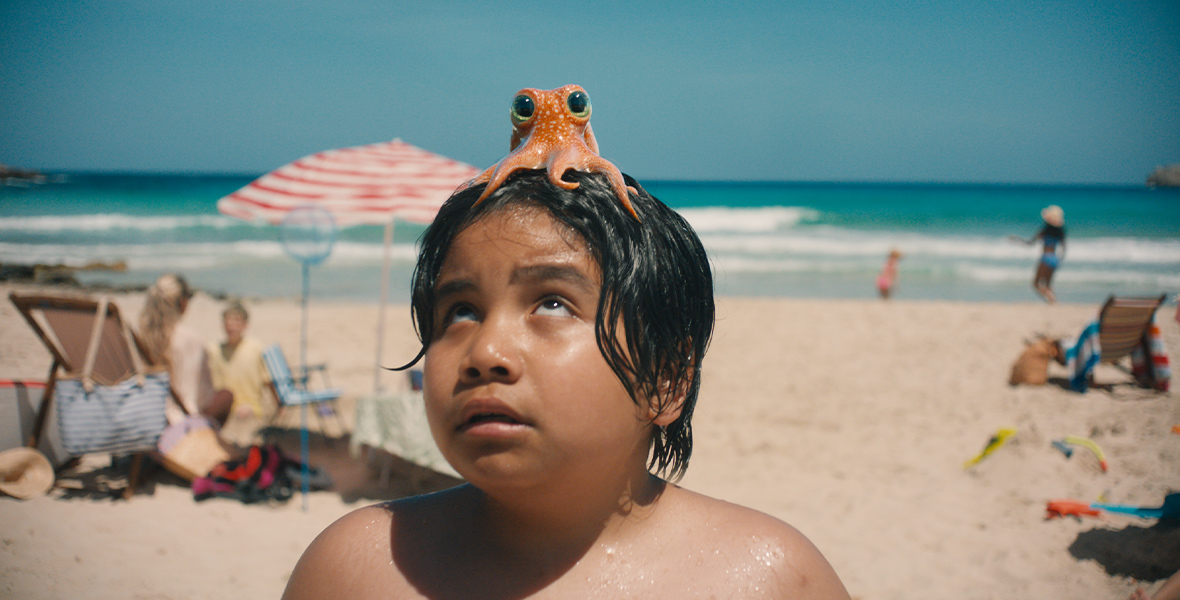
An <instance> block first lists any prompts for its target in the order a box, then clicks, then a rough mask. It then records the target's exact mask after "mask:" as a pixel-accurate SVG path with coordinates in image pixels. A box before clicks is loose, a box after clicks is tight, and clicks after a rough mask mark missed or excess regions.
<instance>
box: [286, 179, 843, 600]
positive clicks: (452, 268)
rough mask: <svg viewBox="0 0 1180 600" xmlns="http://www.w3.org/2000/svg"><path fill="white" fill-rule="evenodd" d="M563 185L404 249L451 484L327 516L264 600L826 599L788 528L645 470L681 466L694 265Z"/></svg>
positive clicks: (673, 244)
mask: <svg viewBox="0 0 1180 600" xmlns="http://www.w3.org/2000/svg"><path fill="white" fill-rule="evenodd" d="M565 179H566V180H567V181H571V180H572V181H575V182H577V183H578V184H579V186H578V187H577V188H576V189H573V190H566V189H562V188H561V187H558V186H555V185H553V184H552V183H550V182H549V181H548V180H547V179H546V176H545V174H544V173H542V172H539V171H526V172H524V173H523V174H518V175H517V176H515V177H513V178H511V179H509V180H508V181H507V182H505V183H503V185H502V186H501V187H499V188H498V189H497V190H496V191H495V192H494V193H492V194H491V195H490V196H488V198H487V199H486V200H484V201H482V202H478V203H477V199H478V198H479V196H480V194H481V193H482V192H483V190H484V186H483V185H477V186H475V187H472V188H469V189H466V190H463V191H460V192H458V193H456V194H455V195H454V196H452V197H451V199H450V200H448V201H447V203H446V204H445V205H444V206H443V207H442V209H441V211H440V212H439V214H438V217H437V218H436V219H435V221H434V223H433V224H432V225H431V226H430V228H429V229H428V230H427V232H426V233H425V234H424V237H423V242H422V249H421V253H420V255H419V259H418V265H417V269H416V271H415V276H414V277H415V280H414V288H413V300H412V304H413V314H414V317H415V319H416V325H417V330H418V333H419V335H420V337H421V339H422V343H423V349H422V352H421V354H420V355H419V357H422V356H424V357H425V361H426V362H425V388H424V393H425V401H426V412H427V417H428V419H429V422H430V427H431V432H432V433H433V435H434V438H435V441H436V442H437V443H438V446H439V448H440V449H441V450H442V454H443V455H444V456H445V457H446V459H447V461H448V462H450V464H451V465H452V466H454V468H455V470H456V471H458V472H459V473H460V474H461V475H462V476H463V477H464V478H465V479H466V480H467V482H468V483H466V484H463V485H460V486H458V487H455V488H451V489H448V490H444V491H441V492H437V493H434V494H429V495H425V496H418V497H413V498H407V499H403V500H397V501H393V502H389V503H385V504H380V505H376V506H370V507H367V508H362V509H359V510H356V511H354V512H352V513H350V514H348V515H346V516H344V517H342V518H341V519H340V520H339V521H337V522H336V523H334V524H332V525H331V526H330V527H328V528H327V529H326V530H325V531H324V532H323V533H321V534H320V535H319V537H317V538H316V540H315V541H314V542H312V544H311V545H310V546H309V547H308V549H307V550H306V552H305V553H304V554H303V557H302V558H301V559H300V560H299V563H298V564H297V566H296V567H295V570H294V572H293V573H292V575H291V579H290V580H289V582H288V584H287V589H286V593H285V594H284V598H288V599H297V598H329V597H331V598H378V597H379V598H420V597H428V598H522V597H534V596H535V597H546V598H549V597H560V598H616V597H628V598H664V597H668V598H679V599H683V598H712V597H723V598H847V592H846V591H845V590H844V587H843V585H842V584H841V582H840V580H839V578H838V577H837V576H836V573H835V572H834V571H833V569H832V567H831V566H830V565H829V564H828V562H827V561H826V560H825V559H824V557H823V556H822V555H821V554H820V552H819V551H818V550H817V549H816V548H815V546H813V545H812V544H811V542H810V541H808V539H807V538H806V537H804V536H803V535H802V534H801V533H799V532H798V531H797V530H795V529H794V528H792V527H791V526H790V525H787V524H786V523H783V522H782V521H779V520H778V519H775V518H773V517H770V516H768V515H765V514H762V513H759V512H757V511H754V510H751V509H748V508H744V507H741V506H736V505H733V504H729V503H726V502H723V501H720V500H716V499H713V498H710V497H707V496H702V495H700V494H697V493H694V492H690V491H688V490H685V489H682V488H680V487H677V486H675V485H672V484H670V483H668V482H666V481H665V480H664V479H662V478H660V477H657V476H656V475H654V474H652V472H650V471H649V468H650V469H652V470H654V471H655V472H656V473H661V474H664V475H667V476H670V477H673V478H675V477H678V476H680V475H682V474H683V472H684V470H685V469H686V467H687V466H688V459H689V456H690V454H691V450H692V430H691V418H692V412H693V407H694V404H695V402H696V397H697V392H698V390H699V389H700V374H701V359H702V358H703V356H704V353H705V349H706V347H707V346H708V342H709V338H710V336H711V334H712V328H713V319H714V304H713V289H712V278H711V274H710V269H709V263H708V259H707V257H706V255H705V251H704V248H703V247H702V245H701V243H700V240H699V239H698V238H697V236H696V234H695V233H694V232H693V230H692V229H691V227H690V226H689V225H688V224H687V223H686V222H685V221H684V220H683V219H682V218H681V217H680V216H679V215H678V214H676V213H675V212H674V211H672V210H671V209H669V208H668V207H667V206H665V205H664V204H662V203H661V202H659V201H658V200H656V199H655V198H653V197H652V196H650V195H648V194H647V193H646V192H645V191H643V190H642V188H640V186H639V184H638V183H636V182H635V181H634V180H632V179H630V178H627V180H626V183H627V185H628V186H631V187H632V188H634V190H635V191H633V192H632V193H631V194H630V200H631V202H632V204H633V206H634V209H635V210H636V212H637V213H638V216H639V217H640V218H641V219H642V221H639V220H637V219H636V218H634V217H633V216H632V215H631V214H630V213H628V212H627V208H625V207H624V206H623V205H622V204H621V203H620V202H619V200H618V199H617V197H616V195H615V194H614V192H612V188H611V186H610V184H609V182H608V181H607V179H606V178H605V177H603V176H601V175H598V174H584V173H579V172H575V171H570V172H567V173H566V176H565ZM649 457H650V461H649Z"/></svg>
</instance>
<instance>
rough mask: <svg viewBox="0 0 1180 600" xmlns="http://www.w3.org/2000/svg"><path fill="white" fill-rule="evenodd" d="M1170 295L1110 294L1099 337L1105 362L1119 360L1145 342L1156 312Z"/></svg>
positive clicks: (1101, 320) (1103, 310)
mask: <svg viewBox="0 0 1180 600" xmlns="http://www.w3.org/2000/svg"><path fill="white" fill-rule="evenodd" d="M1165 298H1167V295H1162V296H1159V297H1158V298H1118V297H1116V296H1111V297H1110V298H1108V299H1107V300H1106V304H1104V305H1103V306H1102V312H1101V313H1099V316H1098V323H1099V328H1100V329H1099V332H1098V340H1099V344H1100V345H1101V348H1102V362H1108V363H1112V362H1116V361H1118V360H1119V359H1121V358H1123V357H1125V356H1130V355H1131V352H1132V351H1133V350H1134V349H1135V348H1136V347H1138V346H1140V345H1142V344H1143V338H1144V336H1145V335H1146V334H1147V332H1148V328H1149V327H1151V323H1152V319H1153V318H1154V316H1155V311H1156V310H1157V309H1158V308H1159V307H1160V304H1162V303H1163V301H1164V299H1165Z"/></svg>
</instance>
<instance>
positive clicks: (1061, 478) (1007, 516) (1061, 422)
mask: <svg viewBox="0 0 1180 600" xmlns="http://www.w3.org/2000/svg"><path fill="white" fill-rule="evenodd" d="M12 290H21V291H25V292H34V291H42V292H53V293H58V292H61V291H63V290H62V289H61V288H55V287H44V286H16V285H12V284H10V283H0V292H2V293H3V295H4V296H7V293H8V292H9V291H12ZM74 293H84V291H83V290H75V291H74ZM1030 293H1031V292H1030ZM111 295H112V297H114V299H115V301H116V303H117V304H119V308H120V310H121V312H122V314H123V315H124V317H125V318H127V319H128V320H129V321H132V322H134V318H135V316H136V315H137V314H138V311H139V307H140V306H142V296H143V294H142V293H138V292H131V293H116V294H111ZM717 302H718V315H717V316H718V320H717V326H716V331H715V335H714V339H713V342H712V345H711V348H710V350H709V352H708V354H707V356H706V362H705V366H704V373H703V381H702V389H701V396H700V401H699V403H698V406H697V411H696V416H695V418H694V431H695V433H696V435H695V449H694V453H693V458H692V461H691V463H690V466H689V469H688V472H687V475H686V476H685V478H684V480H683V481H681V482H680V484H681V485H683V486H684V487H686V488H688V489H692V490H695V491H699V492H702V493H705V494H709V495H712V496H716V497H720V498H723V499H726V500H728V501H731V502H735V503H739V504H743V505H747V506H751V507H753V508H755V509H758V510H761V511H764V512H767V513H769V514H771V515H773V516H775V517H777V518H779V519H782V520H784V521H786V522H788V523H791V524H792V525H794V526H795V527H796V528H798V529H799V530H800V531H802V532H803V533H804V534H805V535H807V536H808V537H809V538H810V539H811V540H812V541H813V542H814V543H815V544H816V545H817V546H818V547H819V549H820V550H821V551H822V552H823V553H824V555H825V556H826V557H827V558H828V560H829V561H830V562H831V563H832V564H833V566H834V567H835V568H836V571H837V573H838V574H839V575H840V576H841V578H842V579H843V580H844V583H845V585H846V586H847V588H848V590H849V592H850V593H851V594H852V596H853V597H855V598H861V599H863V600H869V599H881V598H898V599H901V598H907V599H909V598H917V599H923V598H930V599H941V598H946V597H960V598H967V599H972V598H978V599H987V598H1006V597H1038V596H1040V597H1071V598H1082V599H1086V598H1093V599H1096V600H1097V599H1111V598H1126V597H1127V596H1129V594H1130V592H1131V590H1133V589H1134V588H1135V587H1136V586H1137V585H1139V584H1138V583H1137V581H1140V580H1141V581H1143V582H1144V586H1145V587H1147V588H1148V589H1149V590H1150V589H1153V588H1152V587H1151V585H1150V582H1151V581H1155V580H1156V579H1163V578H1164V577H1166V576H1167V575H1169V574H1170V572H1169V573H1164V574H1162V575H1160V576H1159V577H1156V575H1158V574H1159V573H1161V572H1163V571H1165V570H1166V569H1168V568H1171V569H1173V570H1174V569H1175V565H1177V564H1180V529H1177V528H1175V527H1170V526H1165V525H1164V524H1159V523H1157V522H1156V521H1154V520H1144V519H1137V518H1134V517H1129V516H1117V515H1116V516H1109V517H1106V518H1103V519H1089V518H1087V519H1084V520H1075V519H1052V520H1046V519H1045V502H1046V501H1048V500H1051V499H1057V498H1074V499H1081V500H1088V501H1093V500H1096V499H1098V498H1105V499H1106V501H1109V502H1112V503H1122V504H1133V505H1140V506H1158V505H1159V503H1160V501H1161V500H1162V498H1163V496H1164V495H1165V494H1167V493H1169V492H1171V491H1176V490H1180V474H1177V472H1176V470H1175V465H1176V464H1177V463H1180V435H1176V434H1174V433H1171V431H1170V429H1171V427H1172V426H1173V425H1176V424H1180V403H1178V402H1177V400H1178V399H1180V394H1178V393H1177V392H1176V391H1175V390H1174V391H1172V392H1170V393H1155V392H1151V391H1149V390H1143V389H1140V388H1137V387H1134V386H1132V385H1130V384H1129V383H1128V381H1129V379H1130V378H1129V376H1128V375H1126V374H1125V373H1123V372H1121V371H1119V370H1118V369H1115V368H1114V367H1108V366H1102V367H1100V368H1099V370H1098V371H1097V373H1096V379H1097V380H1098V381H1099V382H1100V383H1103V384H1104V386H1103V387H1101V388H1099V389H1094V390H1092V391H1091V392H1089V393H1087V394H1084V395H1083V394H1075V393H1073V392H1069V391H1066V390H1064V389H1062V388H1061V387H1060V386H1058V385H1046V386H1037V387H1027V386H1020V387H1010V386H1008V385H1007V376H1008V370H1009V368H1010V366H1011V364H1012V362H1013V361H1014V360H1015V359H1016V357H1017V356H1018V355H1019V354H1020V352H1021V351H1022V349H1023V340H1024V339H1026V338H1031V337H1033V336H1034V335H1036V334H1037V333H1048V334H1051V335H1063V336H1067V335H1076V333H1077V332H1078V331H1080V329H1081V327H1082V325H1084V324H1085V323H1086V322H1088V321H1089V320H1090V319H1092V318H1094V317H1095V316H1096V314H1097V312H1098V309H1099V305H1096V304H1088V303H1087V304H1068V303H1062V304H1057V305H1053V306H1050V305H1046V304H1043V303H1039V302H1033V301H1029V302H1025V303H988V302H963V301H932V300H904V299H895V300H890V301H887V302H886V301H880V300H849V299H841V300H808V299H792V298H738V297H725V296H719V297H718V299H717ZM222 306H223V302H221V301H219V300H218V299H216V298H213V297H211V296H209V295H208V294H205V293H198V294H197V295H196V296H195V297H194V298H193V302H192V304H191V305H190V308H189V311H188V313H186V316H185V322H186V324H188V325H189V326H190V327H193V328H194V329H196V330H198V331H200V332H202V333H203V334H204V335H206V336H207V337H209V338H210V339H212V336H215V335H219V334H220V310H221V307H222ZM247 307H248V309H249V310H250V313H251V318H250V328H249V330H248V332H249V333H250V334H252V335H254V336H255V337H257V338H259V339H260V340H262V341H263V342H265V343H270V342H277V343H279V344H280V345H282V346H283V348H284V351H285V352H286V353H287V355H288V357H291V358H292V359H293V358H294V357H296V356H298V348H299V341H300V319H301V315H302V311H301V306H300V303H299V300H298V299H282V298H277V299H276V298H269V299H254V300H251V299H248V300H247ZM388 311H389V312H388V313H387V318H386V322H387V325H386V338H385V356H386V362H388V363H390V364H392V363H395V362H398V359H402V358H403V357H412V356H413V355H414V354H416V353H417V350H418V342H417V339H416V337H415V336H414V332H413V327H412V325H411V323H410V320H409V311H408V307H407V306H406V305H405V304H402V303H391V304H390V305H389V307H388ZM1162 311H1163V312H1161V314H1160V315H1159V316H1158V321H1159V323H1160V324H1161V326H1162V329H1163V333H1164V337H1165V340H1166V344H1167V348H1168V349H1169V350H1170V351H1171V355H1172V359H1173V361H1175V359H1176V357H1177V353H1178V352H1180V325H1178V324H1177V323H1176V321H1175V320H1174V318H1173V316H1172V315H1173V313H1174V312H1175V308H1174V306H1172V307H1165V308H1164V309H1162ZM376 312H377V306H376V303H375V302H360V301H328V300H320V299H317V298H312V299H311V302H310V306H309V314H308V325H309V333H308V337H309V344H308V348H307V352H308V361H309V362H313V363H314V362H325V361H326V362H327V363H328V365H329V371H330V373H331V377H332V383H333V385H334V386H339V387H343V388H344V389H345V390H346V392H347V394H346V396H345V398H344V399H343V401H342V407H341V408H342V411H344V412H345V414H346V419H345V421H346V423H350V424H351V423H352V420H351V414H350V413H349V412H348V411H350V410H351V407H350V402H351V401H352V400H354V399H355V398H356V397H358V396H362V395H365V394H368V393H370V392H371V391H372V388H373V383H374V372H375V364H374V356H375V355H374V352H375V344H376V336H375V332H374V324H375V322H376ZM49 364H50V361H49V357H48V353H47V352H45V351H44V349H43V347H42V345H41V343H40V341H39V340H38V339H37V338H36V336H35V335H34V334H33V333H32V331H31V330H30V328H29V327H28V325H27V324H26V323H24V321H23V319H22V318H21V317H20V316H19V314H18V313H17V312H16V310H15V308H14V307H13V306H12V304H11V302H9V301H8V300H7V299H6V298H5V299H3V300H0V379H4V378H8V379H21V378H25V379H43V378H44V376H45V373H46V371H47V369H48V368H49ZM1049 375H1050V377H1051V378H1058V379H1059V378H1060V377H1062V375H1063V370H1062V369H1061V368H1060V367H1058V366H1057V365H1055V364H1053V365H1050V371H1049ZM403 378H404V376H400V375H395V374H391V375H389V376H388V377H387V379H388V382H389V383H390V384H391V385H400V384H402V383H403V382H402V379H403ZM1001 427H1013V428H1015V429H1017V430H1018V433H1017V435H1016V436H1015V437H1014V438H1012V439H1011V440H1010V441H1009V442H1008V443H1007V444H1005V445H1004V446H1003V447H1001V448H1000V450H997V451H996V452H995V453H994V454H993V455H992V456H990V457H989V458H987V459H986V460H984V461H983V462H981V463H980V464H978V465H976V466H974V467H972V468H970V469H964V468H963V463H964V461H966V460H967V459H969V458H971V457H972V456H974V455H976V454H977V453H979V451H980V450H981V448H982V447H983V446H984V444H985V443H986V442H987V440H988V438H989V436H991V435H992V434H993V433H994V432H995V431H996V430H997V429H998V428H1001ZM287 434H288V437H290V436H289V434H290V430H287ZM1065 435H1079V436H1084V437H1088V438H1091V439H1093V440H1094V441H1095V442H1096V443H1097V444H1099V445H1100V446H1101V447H1102V448H1103V449H1104V450H1105V452H1106V454H1107V456H1108V459H1109V462H1110V469H1109V472H1105V473H1104V472H1102V471H1101V470H1100V469H1099V467H1098V465H1097V462H1096V460H1095V459H1094V458H1093V457H1092V456H1088V455H1087V454H1086V453H1084V452H1078V453H1075V454H1074V455H1073V456H1072V457H1071V458H1066V457H1065V456H1064V455H1063V454H1062V453H1061V452H1059V451H1058V450H1056V449H1054V448H1053V447H1052V446H1051V441H1053V440H1056V439H1060V438H1061V437H1062V436H1065ZM339 446H346V444H339ZM316 448H318V451H320V452H321V453H323V454H320V456H321V457H322V458H321V459H320V460H328V459H329V458H330V457H334V458H332V460H337V459H338V460H339V461H340V463H339V464H337V463H330V464H331V466H332V467H333V468H344V467H345V466H346V463H347V467H348V468H350V469H355V471H350V473H352V474H353V475H355V476H357V477H367V478H368V480H366V481H365V482H363V483H364V485H363V486H361V487H358V488H352V489H353V490H354V491H350V492H348V493H344V492H342V491H325V492H313V493H312V494H311V495H310V498H309V499H310V509H309V511H308V512H306V513H305V512H303V511H302V510H301V508H300V499H299V497H298V495H297V496H296V497H295V498H292V500H291V501H290V502H288V503H287V504H285V505H281V506H257V505H242V504H240V503H238V502H236V501H230V500H221V499H216V500H209V501H205V502H201V503H196V502H194V501H193V500H192V496H191V494H190V493H189V492H188V490H187V489H186V488H183V487H180V486H178V485H175V484H174V483H170V482H169V481H167V480H166V479H160V480H159V481H158V483H157V484H156V485H155V489H154V493H153V494H151V495H148V494H137V495H136V496H134V497H133V498H132V499H131V500H130V501H129V502H122V501H107V500H102V499H95V498H85V497H81V498H79V497H74V498H70V499H66V498H64V497H62V496H46V497H43V498H36V499H33V500H29V501H24V502H21V501H16V500H13V499H11V498H6V497H0V537H3V538H4V539H5V540H10V542H8V543H6V544H5V545H2V546H0V596H5V595H7V596H11V597H29V598H42V597H46V598H47V597H80V596H85V597H96V598H106V597H111V598H113V597H122V596H124V595H125V593H122V592H119V593H116V592H115V590H122V591H124V592H125V590H126V589H128V588H131V589H137V590H140V591H141V592H142V593H143V594H145V595H147V596H153V597H168V596H175V597H187V596H192V595H194V590H200V591H199V592H198V593H196V595H201V596H226V597H236V596H250V597H268V596H269V597H277V596H279V595H280V594H281V592H282V589H283V586H284V585H285V581H286V577H287V576H288V575H289V574H290V571H291V569H292V568H293V567H294V564H295V561H296V560H297V559H298V556H299V555H300V554H301V553H302V551H303V549H304V548H305V547H306V545H307V544H308V543H310V541H311V539H312V538H313V537H314V536H315V535H316V534H317V533H318V532H319V531H320V530H322V528H323V527H324V526H326V525H327V524H328V523H330V522H331V521H332V520H334V519H335V518H338V517H339V516H341V515H343V514H344V513H346V512H348V511H350V510H353V509H355V508H359V507H361V506H364V505H367V504H371V503H374V502H379V501H382V500H386V499H390V498H394V497H400V495H406V494H408V493H412V492H414V491H422V488H420V487H415V485H416V483H415V480H418V481H417V483H419V484H420V483H421V480H422V479H423V473H421V472H414V471H413V470H409V471H407V470H406V469H404V468H402V467H399V468H396V469H394V470H393V471H394V473H393V475H392V476H391V477H390V478H389V479H388V480H387V481H386V482H385V483H384V484H382V483H381V482H380V476H381V473H380V471H381V470H380V469H376V468H373V467H370V466H368V465H366V464H365V461H364V460H363V458H362V457H351V456H349V455H348V452H347V450H346V449H341V450H338V452H337V455H329V454H326V452H327V451H326V449H324V448H320V447H318V446H317V447H316ZM315 456H316V455H315V454H313V457H315ZM314 464H317V463H316V460H315V459H314V458H313V465H314ZM403 466H404V465H403ZM355 490H360V491H355ZM62 564H69V565H70V568H69V569H64V570H63V569H61V568H60V566H61V565H62ZM49 581H52V582H53V583H49V584H47V583H46V582H49Z"/></svg>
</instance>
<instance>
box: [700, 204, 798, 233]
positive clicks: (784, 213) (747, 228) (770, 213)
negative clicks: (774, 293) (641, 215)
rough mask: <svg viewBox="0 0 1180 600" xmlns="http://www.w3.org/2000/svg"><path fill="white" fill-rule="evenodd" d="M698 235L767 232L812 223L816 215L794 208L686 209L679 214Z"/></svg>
mask: <svg viewBox="0 0 1180 600" xmlns="http://www.w3.org/2000/svg"><path fill="white" fill-rule="evenodd" d="M678 212H679V213H680V214H681V216H683V217H684V219H685V220H686V221H688V223H689V224H690V225H692V228H693V229H695V230H696V231H697V234H698V235H703V234H705V233H709V232H738V233H740V232H745V233H754V232H769V231H779V230H782V229H790V228H792V227H795V226H796V225H798V224H799V223H801V222H806V221H814V220H815V219H816V218H817V217H818V216H819V211H816V210H813V209H810V208H803V207H797V206H781V207H767V208H746V209H732V208H686V209H681V210H680V211H678Z"/></svg>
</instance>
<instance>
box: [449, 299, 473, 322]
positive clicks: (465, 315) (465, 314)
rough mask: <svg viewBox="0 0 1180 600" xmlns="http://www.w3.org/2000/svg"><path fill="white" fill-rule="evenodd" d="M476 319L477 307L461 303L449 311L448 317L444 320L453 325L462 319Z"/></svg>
mask: <svg viewBox="0 0 1180 600" xmlns="http://www.w3.org/2000/svg"><path fill="white" fill-rule="evenodd" d="M475 319H476V315H475V309H473V308H471V307H470V306H468V305H466V304H459V305H456V306H455V307H453V308H451V310H450V311H448V312H447V318H446V319H445V320H444V321H445V323H444V324H446V325H451V324H454V323H459V322H461V321H474V320H475Z"/></svg>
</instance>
